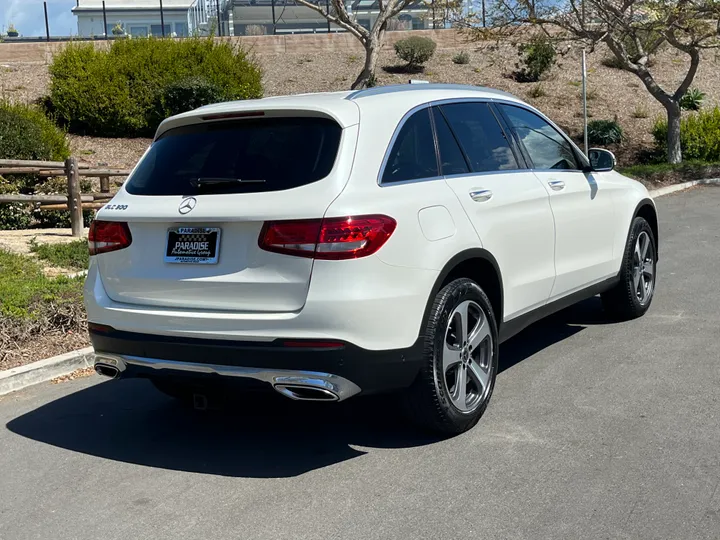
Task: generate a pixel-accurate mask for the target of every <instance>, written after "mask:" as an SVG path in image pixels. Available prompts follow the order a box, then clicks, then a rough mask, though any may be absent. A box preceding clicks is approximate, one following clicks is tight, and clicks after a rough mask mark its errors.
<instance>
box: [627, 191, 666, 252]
mask: <svg viewBox="0 0 720 540" xmlns="http://www.w3.org/2000/svg"><path fill="white" fill-rule="evenodd" d="M646 207H649V208H650V209H651V211H652V213H653V217H654V220H651V219H648V220H647V221H648V223H649V224H650V228H651V229H652V230H653V234H654V235H655V257H656V260H660V226H659V224H658V217H657V208H656V207H655V201H653V200H652V199H651V198H649V197H646V198H644V199H642V200H641V201H640V202H639V203H638V204H637V206H636V207H635V211H634V212H633V217H632V219H631V220H630V225H628V233H627V235H626V236H625V238H628V237H629V236H630V229H632V222H633V221H635V218H636V217H638V216H639V215H640V213H641V212H644V209H645V208H646Z"/></svg>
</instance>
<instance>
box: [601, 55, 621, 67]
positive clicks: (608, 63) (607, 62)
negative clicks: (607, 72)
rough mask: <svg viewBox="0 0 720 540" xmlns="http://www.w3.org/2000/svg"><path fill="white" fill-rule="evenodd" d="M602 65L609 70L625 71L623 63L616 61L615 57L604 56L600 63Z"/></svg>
mask: <svg viewBox="0 0 720 540" xmlns="http://www.w3.org/2000/svg"><path fill="white" fill-rule="evenodd" d="M601 63H602V65H603V66H605V67H608V68H611V69H625V66H623V63H622V62H621V61H620V60H618V58H617V56H615V55H613V56H606V57H605V58H603V59H602V61H601Z"/></svg>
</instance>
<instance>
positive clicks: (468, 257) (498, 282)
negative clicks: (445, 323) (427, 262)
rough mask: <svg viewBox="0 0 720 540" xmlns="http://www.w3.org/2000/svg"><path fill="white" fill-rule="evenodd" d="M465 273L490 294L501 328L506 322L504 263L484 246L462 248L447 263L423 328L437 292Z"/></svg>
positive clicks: (426, 315)
mask: <svg viewBox="0 0 720 540" xmlns="http://www.w3.org/2000/svg"><path fill="white" fill-rule="evenodd" d="M461 277H466V278H469V279H472V280H473V281H475V282H476V283H477V284H478V285H480V287H481V288H482V289H483V291H485V294H487V295H488V298H489V299H490V303H491V304H492V308H493V313H494V315H495V320H496V322H497V325H498V330H499V329H500V327H501V326H502V321H503V313H504V311H503V309H504V304H503V302H504V295H503V283H502V274H501V273H500V266H499V265H498V263H497V260H496V259H495V257H493V255H492V253H490V252H489V251H487V250H486V249H482V248H471V249H467V250H465V251H461V252H460V253H458V254H456V255H455V256H454V257H452V258H451V259H450V260H449V261H448V262H447V263H446V264H445V266H444V267H443V269H442V270H441V271H440V273H439V274H438V277H437V279H436V280H435V284H434V285H433V288H432V290H431V292H430V296H429V298H428V302H427V305H426V307H425V313H424V315H423V328H425V325H426V324H427V321H428V317H429V316H430V309H431V308H432V305H433V301H434V299H435V296H436V295H437V293H438V292H440V290H441V289H442V288H443V287H444V286H445V285H447V284H448V283H450V282H451V281H453V280H455V279H458V278H461Z"/></svg>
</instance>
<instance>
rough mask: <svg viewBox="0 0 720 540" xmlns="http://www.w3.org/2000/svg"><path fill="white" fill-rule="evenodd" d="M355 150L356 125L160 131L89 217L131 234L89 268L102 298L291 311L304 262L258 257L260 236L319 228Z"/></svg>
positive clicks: (267, 120)
mask: <svg viewBox="0 0 720 540" xmlns="http://www.w3.org/2000/svg"><path fill="white" fill-rule="evenodd" d="M285 114H287V113H285ZM356 140H357V126H356V125H353V126H350V127H346V128H345V129H342V128H341V126H340V125H339V124H338V123H337V122H336V121H335V120H333V119H330V118H328V117H321V116H308V114H307V113H305V116H303V117H293V116H282V114H281V115H280V116H271V115H269V117H263V118H248V119H242V120H221V121H213V122H206V123H196V124H192V125H186V126H182V127H178V128H175V129H171V130H169V131H167V132H166V133H164V134H163V135H162V136H161V137H160V138H159V139H158V140H156V141H155V142H154V143H153V145H152V147H151V148H150V150H149V151H148V152H147V154H146V155H145V156H144V158H143V159H142V160H141V162H140V163H139V164H138V166H137V168H136V170H135V171H134V172H133V174H132V175H131V177H130V178H129V179H128V181H127V182H126V184H125V186H124V188H123V191H122V192H121V193H120V194H119V195H118V197H116V198H115V199H114V200H113V201H112V204H111V205H108V207H107V208H106V209H104V210H102V211H101V212H100V213H99V215H98V219H102V220H111V221H126V222H127V223H128V225H129V228H130V232H131V234H132V243H131V245H130V246H129V247H128V248H126V249H123V250H120V251H116V252H112V253H106V254H102V255H99V256H98V258H97V262H98V265H99V269H100V275H101V279H102V282H103V285H104V287H105V289H106V291H107V294H108V296H109V297H110V298H111V299H112V300H115V301H117V302H124V303H130V304H143V305H149V306H158V307H172V308H188V309H204V310H228V311H242V312H294V311H297V310H299V309H301V308H302V307H303V305H304V304H305V299H306V296H307V291H308V287H309V283H310V275H311V272H312V265H313V260H312V259H311V258H301V257H292V256H288V255H283V254H279V253H270V252H268V251H264V250H262V249H260V248H259V246H258V239H259V236H260V232H261V229H262V227H263V224H264V223H265V222H266V221H272V220H284V219H305V218H308V219H310V218H315V219H317V218H322V217H323V216H324V214H325V211H326V210H327V208H328V206H329V205H330V203H331V202H332V201H333V200H334V199H335V198H336V197H337V195H338V194H339V193H340V192H341V191H342V189H343V187H344V185H345V183H346V181H347V179H348V176H349V172H350V167H351V164H352V159H353V155H354V149H355V143H356Z"/></svg>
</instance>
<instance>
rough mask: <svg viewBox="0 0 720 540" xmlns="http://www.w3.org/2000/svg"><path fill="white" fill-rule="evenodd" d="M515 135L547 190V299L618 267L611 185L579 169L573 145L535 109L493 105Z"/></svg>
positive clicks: (599, 277) (595, 279)
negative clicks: (551, 255)
mask: <svg viewBox="0 0 720 540" xmlns="http://www.w3.org/2000/svg"><path fill="white" fill-rule="evenodd" d="M498 108H499V109H500V110H501V111H502V112H503V114H504V115H505V117H506V118H507V121H508V123H509V124H510V125H511V126H512V129H513V130H514V132H515V134H516V136H517V138H518V139H519V141H520V143H521V145H522V147H523V149H524V151H525V152H526V155H527V158H528V160H529V161H530V162H531V163H532V168H533V169H532V170H533V173H534V174H535V176H537V178H538V179H539V180H540V182H541V183H542V185H543V186H544V188H545V189H546V191H547V193H548V195H549V196H550V206H551V207H552V211H553V215H554V216H555V228H556V233H555V269H556V271H557V278H556V280H555V286H554V287H553V291H552V299H556V298H560V297H562V296H565V295H567V294H570V293H572V292H574V291H577V290H579V289H582V288H585V287H587V286H588V285H591V284H593V283H596V282H598V281H601V280H603V279H604V278H607V277H610V276H611V275H613V274H614V273H616V272H617V268H615V265H614V264H613V240H614V236H615V235H614V231H615V224H614V218H615V213H614V204H613V196H612V190H611V189H608V186H603V185H602V182H598V176H597V175H592V174H590V173H586V172H583V170H582V169H583V164H582V162H581V161H580V159H581V158H580V157H579V156H578V155H577V153H576V151H575V149H574V148H573V145H572V144H571V143H570V142H569V141H568V140H567V138H566V137H565V136H563V135H562V134H561V133H560V132H559V131H558V130H556V129H555V128H554V127H553V126H552V125H550V123H548V122H547V121H546V120H544V119H543V118H542V117H540V116H539V115H537V114H535V113H534V112H532V111H530V110H528V109H525V108H522V107H516V106H513V105H499V107H498Z"/></svg>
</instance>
